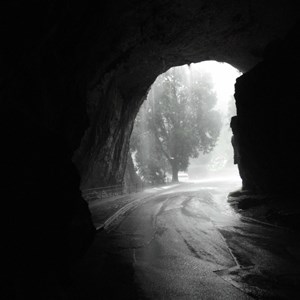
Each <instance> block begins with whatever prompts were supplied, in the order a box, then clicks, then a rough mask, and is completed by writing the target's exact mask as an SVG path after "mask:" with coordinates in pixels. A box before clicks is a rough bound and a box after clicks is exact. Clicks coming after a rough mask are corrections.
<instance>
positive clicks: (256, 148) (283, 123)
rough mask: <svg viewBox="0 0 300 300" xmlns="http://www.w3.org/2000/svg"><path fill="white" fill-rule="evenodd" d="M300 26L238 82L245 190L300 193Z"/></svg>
mask: <svg viewBox="0 0 300 300" xmlns="http://www.w3.org/2000/svg"><path fill="white" fill-rule="evenodd" d="M299 45H300V38H299V27H295V28H294V30H293V31H291V32H290V33H289V35H288V36H287V37H286V38H285V39H283V40H280V41H277V42H274V43H272V44H270V45H269V47H267V48H266V52H265V59H264V60H263V61H262V62H261V63H259V64H258V65H257V66H255V67H254V68H253V69H252V70H251V71H249V72H247V73H246V74H244V75H243V76H241V77H240V78H238V79H237V82H236V86H235V88H236V90H235V98H236V106H237V117H235V123H236V125H235V126H233V127H234V128H233V132H234V133H235V137H236V138H235V141H236V143H237V147H236V148H237V152H238V157H239V168H240V174H241V177H242V179H243V184H244V189H246V190H253V191H254V192H256V193H272V194H274V193H275V194H276V193H277V194H279V193H280V194H288V193H290V192H292V193H294V194H295V193H298V191H297V189H295V187H297V185H298V180H299V176H298V174H299V170H300V159H299V155H298V149H299V146H300V144H299V143H300V133H299V125H300V124H299V110H298V109H297V103H298V101H299V99H300V91H299V88H298V85H299V82H298V81H299V80H298V77H297V76H295V75H294V70H298V68H299V67H300V57H299V50H300V46H299Z"/></svg>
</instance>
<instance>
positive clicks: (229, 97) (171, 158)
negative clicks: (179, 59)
mask: <svg viewBox="0 0 300 300" xmlns="http://www.w3.org/2000/svg"><path fill="white" fill-rule="evenodd" d="M241 75H242V73H241V72H240V71H238V70H237V69H236V68H234V67H232V66H231V65H230V64H227V63H220V62H217V61H213V60H210V61H203V62H200V63H192V64H189V65H182V66H177V67H172V68H170V69H169V70H167V71H166V72H165V73H163V74H161V75H159V76H158V77H157V79H156V80H155V81H154V83H153V84H152V85H151V87H150V89H149V91H148V93H147V96H146V97H145V101H144V102H143V104H142V105H141V108H140V110H139V113H138V114H137V117H136V119H135V125H134V127H133V133H132V136H131V142H130V149H129V157H128V163H127V168H126V173H125V182H126V185H127V186H128V185H130V184H133V185H137V184H141V183H143V182H144V183H146V184H148V185H149V184H150V185H155V184H163V183H166V182H177V181H179V180H180V181H187V180H194V181H195V180H200V179H202V180H205V178H206V180H207V178H208V177H212V176H213V177H218V178H219V180H222V179H221V178H223V180H224V178H225V177H227V178H229V177H231V178H234V179H235V180H238V179H240V178H239V175H238V171H237V167H236V165H234V163H236V162H234V154H233V148H232V144H231V136H232V133H231V129H230V120H231V117H232V116H234V115H235V114H236V108H235V101H234V97H233V94H234V83H235V80H236V78H237V77H239V76H241ZM168 85H169V86H168ZM200 86H201V87H200ZM196 87H198V90H197V88H196ZM199 87H200V88H199ZM170 88H171V90H172V91H173V92H172V91H171V90H170ZM201 89H202V90H201ZM194 98H195V99H197V100H196V101H202V102H203V103H202V104H201V105H197V103H193V99H194ZM206 98H210V101H211V102H210V101H209V100H208V101H207V100H206ZM195 99H194V101H195ZM180 102H181V103H180ZM209 105H210V106H209ZM193 106H194V107H193ZM197 110H198V115H197V116H196V115H195V114H192V113H191V111H194V112H195V111H197ZM210 111H212V112H213V113H216V115H215V117H216V118H218V119H219V121H220V122H219V124H218V125H217V123H218V122H217V123H216V122H215V124H213V122H212V120H209V117H207V118H206V126H207V124H209V121H211V125H210V126H211V128H208V127H207V128H206V129H205V130H206V132H205V130H204V129H202V128H204V126H205V125H204V124H205V121H204V123H202V128H201V126H200V127H199V128H198V127H197V126H196V125H195V124H193V125H192V123H193V122H194V123H195V122H199V124H200V123H201V122H203V120H201V119H205V116H207V115H209V113H210ZM176 119H178V120H176ZM187 120H189V122H187ZM191 120H193V121H192V122H191ZM213 127H215V128H213ZM213 129H215V131H216V132H215V137H214V138H213V137H212V136H211V134H210V133H209V130H213ZM197 131H198V132H199V135H198V140H197V142H196V143H195V141H194V144H193V141H192V140H191V136H194V137H196V136H197ZM201 131H203V132H201ZM179 132H180V134H179ZM200 132H201V134H202V140H201V137H200V136H201V134H200ZM212 132H213V131H212ZM212 132H211V133H212ZM189 135H190V136H189ZM209 138H211V141H210V143H211V145H210V149H209V150H208V148H209V147H206V148H205V143H209V140H208V139H209ZM205 139H206V141H205ZM183 145H185V150H183V149H181V148H183ZM189 151H190V152H189ZM175 157H176V159H175ZM176 160H178V163H177V164H176V165H174V162H175V161H176ZM132 166H134V168H133V167H132ZM136 173H137V174H138V175H137V174H136Z"/></svg>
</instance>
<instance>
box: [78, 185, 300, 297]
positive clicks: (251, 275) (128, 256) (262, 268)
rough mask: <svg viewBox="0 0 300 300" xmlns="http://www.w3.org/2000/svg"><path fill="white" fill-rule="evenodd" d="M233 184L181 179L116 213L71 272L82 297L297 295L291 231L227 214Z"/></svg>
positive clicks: (296, 263)
mask: <svg viewBox="0 0 300 300" xmlns="http://www.w3.org/2000/svg"><path fill="white" fill-rule="evenodd" d="M237 184H238V183H237V182H224V181H210V182H209V181H207V182H199V183H184V184H182V185H180V186H178V187H176V188H173V189H171V190H168V191H166V192H163V193H160V194H158V195H156V196H153V197H151V198H149V199H147V200H146V201H141V204H140V205H139V206H138V207H135V208H134V209H132V210H129V211H127V213H126V214H125V215H122V216H120V217H119V218H117V219H116V220H115V221H114V222H113V223H112V224H110V226H109V227H108V228H107V229H106V230H105V231H103V232H101V233H99V234H98V235H97V239H96V241H95V244H94V246H93V247H92V249H91V250H90V252H89V254H88V255H87V258H86V261H85V262H84V263H83V265H81V266H80V267H79V268H78V270H77V273H76V272H75V273H76V274H77V275H76V276H77V277H76V279H77V280H78V282H80V284H81V285H82V287H80V288H79V289H80V291H79V294H80V293H81V294H82V299H230V300H233V299H240V300H242V299H253V298H255V299H298V298H297V297H296V295H299V293H298V290H297V289H298V283H299V272H298V269H299V257H297V255H295V253H296V251H295V249H298V248H297V247H298V246H299V245H298V244H297V239H296V237H295V236H294V234H293V233H292V232H288V231H287V230H285V229H281V228H276V227H273V226H268V225H267V224H263V223H260V222H257V221H255V220H251V219H246V218H243V217H241V216H240V215H238V214H236V213H235V212H233V211H232V210H231V208H230V207H229V206H228V204H227V202H226V195H227V194H228V192H229V191H232V190H234V189H236V188H237V187H238V185H237ZM100 295H101V297H100Z"/></svg>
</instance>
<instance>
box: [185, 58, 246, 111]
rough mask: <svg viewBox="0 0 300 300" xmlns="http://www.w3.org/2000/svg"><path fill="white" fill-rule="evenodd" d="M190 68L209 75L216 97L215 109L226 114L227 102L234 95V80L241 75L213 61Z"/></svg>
mask: <svg viewBox="0 0 300 300" xmlns="http://www.w3.org/2000/svg"><path fill="white" fill-rule="evenodd" d="M190 68H193V69H196V70H199V71H205V72H207V73H209V74H210V75H211V77H212V79H213V82H214V89H215V91H216V93H217V96H218V102H217V104H216V109H217V110H220V111H221V112H226V111H227V108H228V101H230V98H231V97H232V96H233V94H234V84H235V81H236V78H237V77H239V76H241V75H242V73H241V72H239V70H237V69H236V68H234V67H233V66H231V65H230V64H227V63H220V62H217V61H214V60H209V61H204V62H201V63H192V64H191V65H190Z"/></svg>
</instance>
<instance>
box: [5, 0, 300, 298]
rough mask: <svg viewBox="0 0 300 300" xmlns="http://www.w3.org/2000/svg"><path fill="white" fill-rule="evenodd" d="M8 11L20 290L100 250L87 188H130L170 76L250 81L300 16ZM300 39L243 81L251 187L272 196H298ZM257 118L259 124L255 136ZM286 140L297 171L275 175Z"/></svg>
mask: <svg viewBox="0 0 300 300" xmlns="http://www.w3.org/2000/svg"><path fill="white" fill-rule="evenodd" d="M0 14H1V15H0V23H1V24H0V25H1V27H0V28H1V33H2V35H1V37H2V40H1V42H2V46H1V49H0V57H1V61H0V63H1V68H0V70H1V76H0V84H1V90H0V97H1V109H2V110H1V111H2V117H1V138H2V142H3V145H2V147H1V167H2V174H3V175H4V177H5V179H4V180H3V181H2V185H3V190H4V191H5V192H7V193H6V194H7V196H6V197H5V198H4V200H3V202H2V203H3V204H4V206H3V207H2V212H3V214H4V216H3V218H2V219H3V220H4V224H5V227H3V229H4V233H5V237H6V238H7V239H5V241H6V242H5V243H3V245H5V248H6V249H5V250H6V253H7V258H8V259H7V261H8V268H7V272H3V274H8V275H9V276H8V277H9V282H8V286H13V287H14V288H15V289H16V290H18V291H19V293H22V291H23V292H24V290H26V289H27V287H28V288H30V282H32V281H33V279H32V278H34V279H36V278H39V274H41V273H42V271H43V270H44V269H47V268H50V269H51V270H55V271H53V272H54V273H57V272H58V273H60V272H62V270H64V269H67V268H68V264H66V262H67V261H68V263H71V262H70V257H71V258H72V259H75V258H76V257H79V256H80V254H81V253H82V252H83V251H84V249H85V248H86V247H87V245H88V244H89V243H90V240H91V238H92V235H93V226H92V224H91V221H90V216H89V212H88V209H87V205H86V203H85V202H84V201H83V200H82V198H81V196H80V191H79V185H80V180H81V186H82V188H88V187H95V186H102V185H108V184H115V183H119V182H120V181H122V178H123V175H124V171H125V164H126V160H127V153H126V152H127V148H128V142H129V137H130V132H131V129H132V125H133V121H134V118H135V115H136V113H137V111H138V109H139V106H140V104H141V103H142V101H143V99H144V97H145V95H146V93H147V90H148V89H149V87H150V85H151V84H152V83H153V81H154V80H155V78H156V77H157V76H158V75H159V74H160V73H162V72H164V71H166V70H167V69H168V68H169V67H171V66H175V65H181V64H185V63H191V62H199V61H203V60H209V59H215V60H218V61H225V62H228V63H230V64H232V65H233V66H235V67H237V68H239V69H240V70H241V71H247V70H249V69H251V68H252V67H253V66H254V65H255V64H256V63H257V62H259V61H260V60H261V59H262V54H263V50H264V48H265V46H266V45H267V44H269V43H270V42H271V41H272V40H274V39H278V38H283V37H284V36H285V35H286V34H287V32H288V31H289V30H290V29H291V28H292V27H293V26H294V25H295V23H296V21H297V19H298V17H299V15H297V9H296V8H295V7H294V6H293V2H292V1H291V2H290V1H272V2H268V1H237V0H231V1H226V2H225V1H219V0H214V1H196V0H188V1H184V2H183V1H179V0H175V1H174V0H173V1H170V0H165V1H134V0H132V1H117V2H116V1H114V2H112V1H101V4H99V6H98V7H95V6H92V5H90V4H89V3H87V2H85V1H81V2H76V3H74V2H72V3H71V2H69V1H43V2H40V1H27V2H24V1H18V0H16V1H9V2H6V3H5V4H1V10H0ZM296 30H297V29H296ZM297 34H298V35H299V30H297V31H296V32H295V33H293V34H292V36H291V37H290V38H289V40H288V41H291V42H286V43H289V46H288V45H287V44H286V46H284V47H285V50H284V52H282V53H284V55H282V53H281V50H278V51H275V52H273V53H272V54H269V55H271V56H272V58H270V57H271V56H268V57H267V58H268V60H267V61H266V62H264V63H262V64H261V65H260V66H258V67H256V69H253V70H252V71H251V72H249V74H248V75H244V76H243V77H242V78H241V79H240V80H239V81H238V83H237V94H236V97H237V106H238V117H239V119H240V120H241V121H240V123H241V127H240V129H239V133H240V136H241V138H240V144H241V148H242V149H243V153H242V154H241V155H242V157H243V158H244V162H242V163H241V168H243V169H244V170H247V171H246V175H245V176H244V178H243V179H244V181H245V183H246V184H248V185H249V184H251V185H252V186H255V187H259V189H261V190H263V189H272V188H273V187H274V185H278V182H280V184H281V185H282V187H281V189H284V188H285V187H286V185H287V180H285V177H284V176H283V175H282V176H281V177H279V178H278V179H276V180H275V177H274V176H271V177H270V174H278V173H279V171H280V170H282V168H285V171H289V170H286V169H287V168H288V169H289V168H291V169H293V170H292V171H296V170H297V169H299V168H298V166H299V162H298V160H297V157H296V152H297V149H298V147H297V143H298V141H299V139H298V135H297V134H296V133H297V131H298V130H297V129H296V128H297V121H296V111H295V110H294V109H293V108H292V107H293V106H294V105H295V101H296V99H299V97H298V96H299V94H297V91H296V90H295V89H289V92H288V95H286V94H284V95H282V92H283V91H285V90H286V89H285V86H289V87H290V86H291V85H294V86H297V82H296V81H297V79H296V78H295V77H291V73H290V71H289V70H290V69H291V68H292V67H291V65H289V66H288V67H286V65H285V63H284V60H283V59H284V58H285V57H286V56H288V58H289V59H290V60H291V61H293V63H297V64H298V65H299V60H298V59H299V54H298V53H299V52H298V53H297V52H295V51H294V52H293V51H292V50H293V49H294V48H293V47H294V42H292V41H293V40H295V39H296V37H297ZM278 56H279V57H280V59H279V62H280V67H279V68H280V69H281V70H283V71H286V73H288V76H290V77H291V81H290V80H289V79H287V77H285V78H286V79H285V80H284V81H283V83H281V79H282V77H283V75H285V74H284V73H282V72H281V73H280V72H277V69H276V67H275V66H274V61H277V57H278ZM290 77H289V78H290ZM270 80H271V81H272V82H273V80H274V81H275V82H276V84H275V85H276V86H277V87H279V83H281V89H280V91H281V93H277V91H278V90H276V92H275V91H273V92H272V93H274V95H273V94H272V93H271V92H269V91H270V89H268V90H266V89H265V88H264V87H265V86H271V85H272V84H271V83H270ZM254 91H256V92H254ZM281 95H282V97H281ZM273 96H274V97H273ZM297 97H298V98H297ZM281 99H284V100H281ZM286 100H287V101H289V102H290V106H287V107H286V108H285V109H284V110H283V111H282V110H281V107H282V106H281V105H279V101H282V102H284V101H286ZM265 101H266V103H268V104H263V103H265ZM270 101H271V102H272V104H273V103H277V104H278V105H279V106H275V105H274V106H272V105H271V106H270V105H269V102H270ZM288 108H290V110H289V109H288ZM270 109H271V112H270ZM279 111H280V113H282V112H283V113H282V114H279V113H278V112H279ZM250 112H251V116H252V115H254V116H255V119H257V120H259V122H257V123H255V126H254V127H253V123H251V120H253V118H251V117H249V116H250ZM258 112H263V113H262V116H261V118H259V116H257V113H258ZM291 114H292V118H291ZM266 115H267V116H268V117H267V119H266V118H265V116H266ZM279 117H280V118H279ZM278 118H279V119H278ZM265 124H268V126H265ZM281 124H284V125H283V126H282V125H281ZM273 125H274V126H273ZM262 127H263V128H264V131H263V132H260V128H262ZM252 129H255V131H252ZM277 129H278V130H277ZM254 132H255V134H256V133H257V136H256V135H255V134H254ZM274 135H276V139H275V140H274ZM253 136H254V140H253ZM287 137H288V138H287ZM251 139H252V141H253V143H252V142H251V144H250V145H249V142H250V141H251ZM285 140H288V142H287V143H288V145H289V146H288V147H286V149H289V151H287V152H288V153H287V152H285V154H287V155H288V154H289V155H290V156H293V155H294V156H295V158H294V161H293V164H291V163H290V164H287V165H286V164H285V163H286V161H288V162H290V161H289V159H287V158H286V157H288V156H286V155H282V159H280V164H276V165H275V164H273V161H274V159H275V157H276V156H277V155H278V154H279V153H278V152H280V150H277V148H276V151H277V152H276V151H275V152H272V154H271V153H270V149H269V147H273V146H276V145H278V144H277V143H281V145H284V141H285ZM275 141H277V142H276V143H275ZM293 141H297V143H296V142H295V143H294V142H293ZM255 144H259V147H256V146H255ZM275 144H276V145H275ZM285 145H286V144H285ZM274 149H275V148H273V150H274ZM270 155H271V156H270ZM271 158H272V159H271ZM72 161H73V162H75V164H76V166H77V169H78V171H79V172H77V170H76V169H75V166H74V164H73V163H72ZM250 162H251V163H250ZM79 174H80V176H79ZM283 174H284V173H283ZM273 179H274V180H273ZM24 228H26V234H25V233H24V232H23V231H22V229H24ZM20 230H21V231H20ZM19 249H22V251H19ZM36 253H38V255H36ZM26 261H30V262H31V264H30V270H32V272H29V271H28V270H29V265H28V264H27V263H25V262H26ZM63 265H64V266H63ZM58 270H60V271H58ZM28 273H32V274H34V275H32V276H28ZM50 273H51V274H52V272H50ZM62 273H63V272H62ZM16 274H18V275H16ZM5 277H6V276H5ZM25 279H26V280H25ZM23 280H24V281H23ZM40 280H41V281H42V282H44V281H45V280H46V279H45V278H43V277H42V276H40ZM36 292H37V293H38V292H39V291H36Z"/></svg>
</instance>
